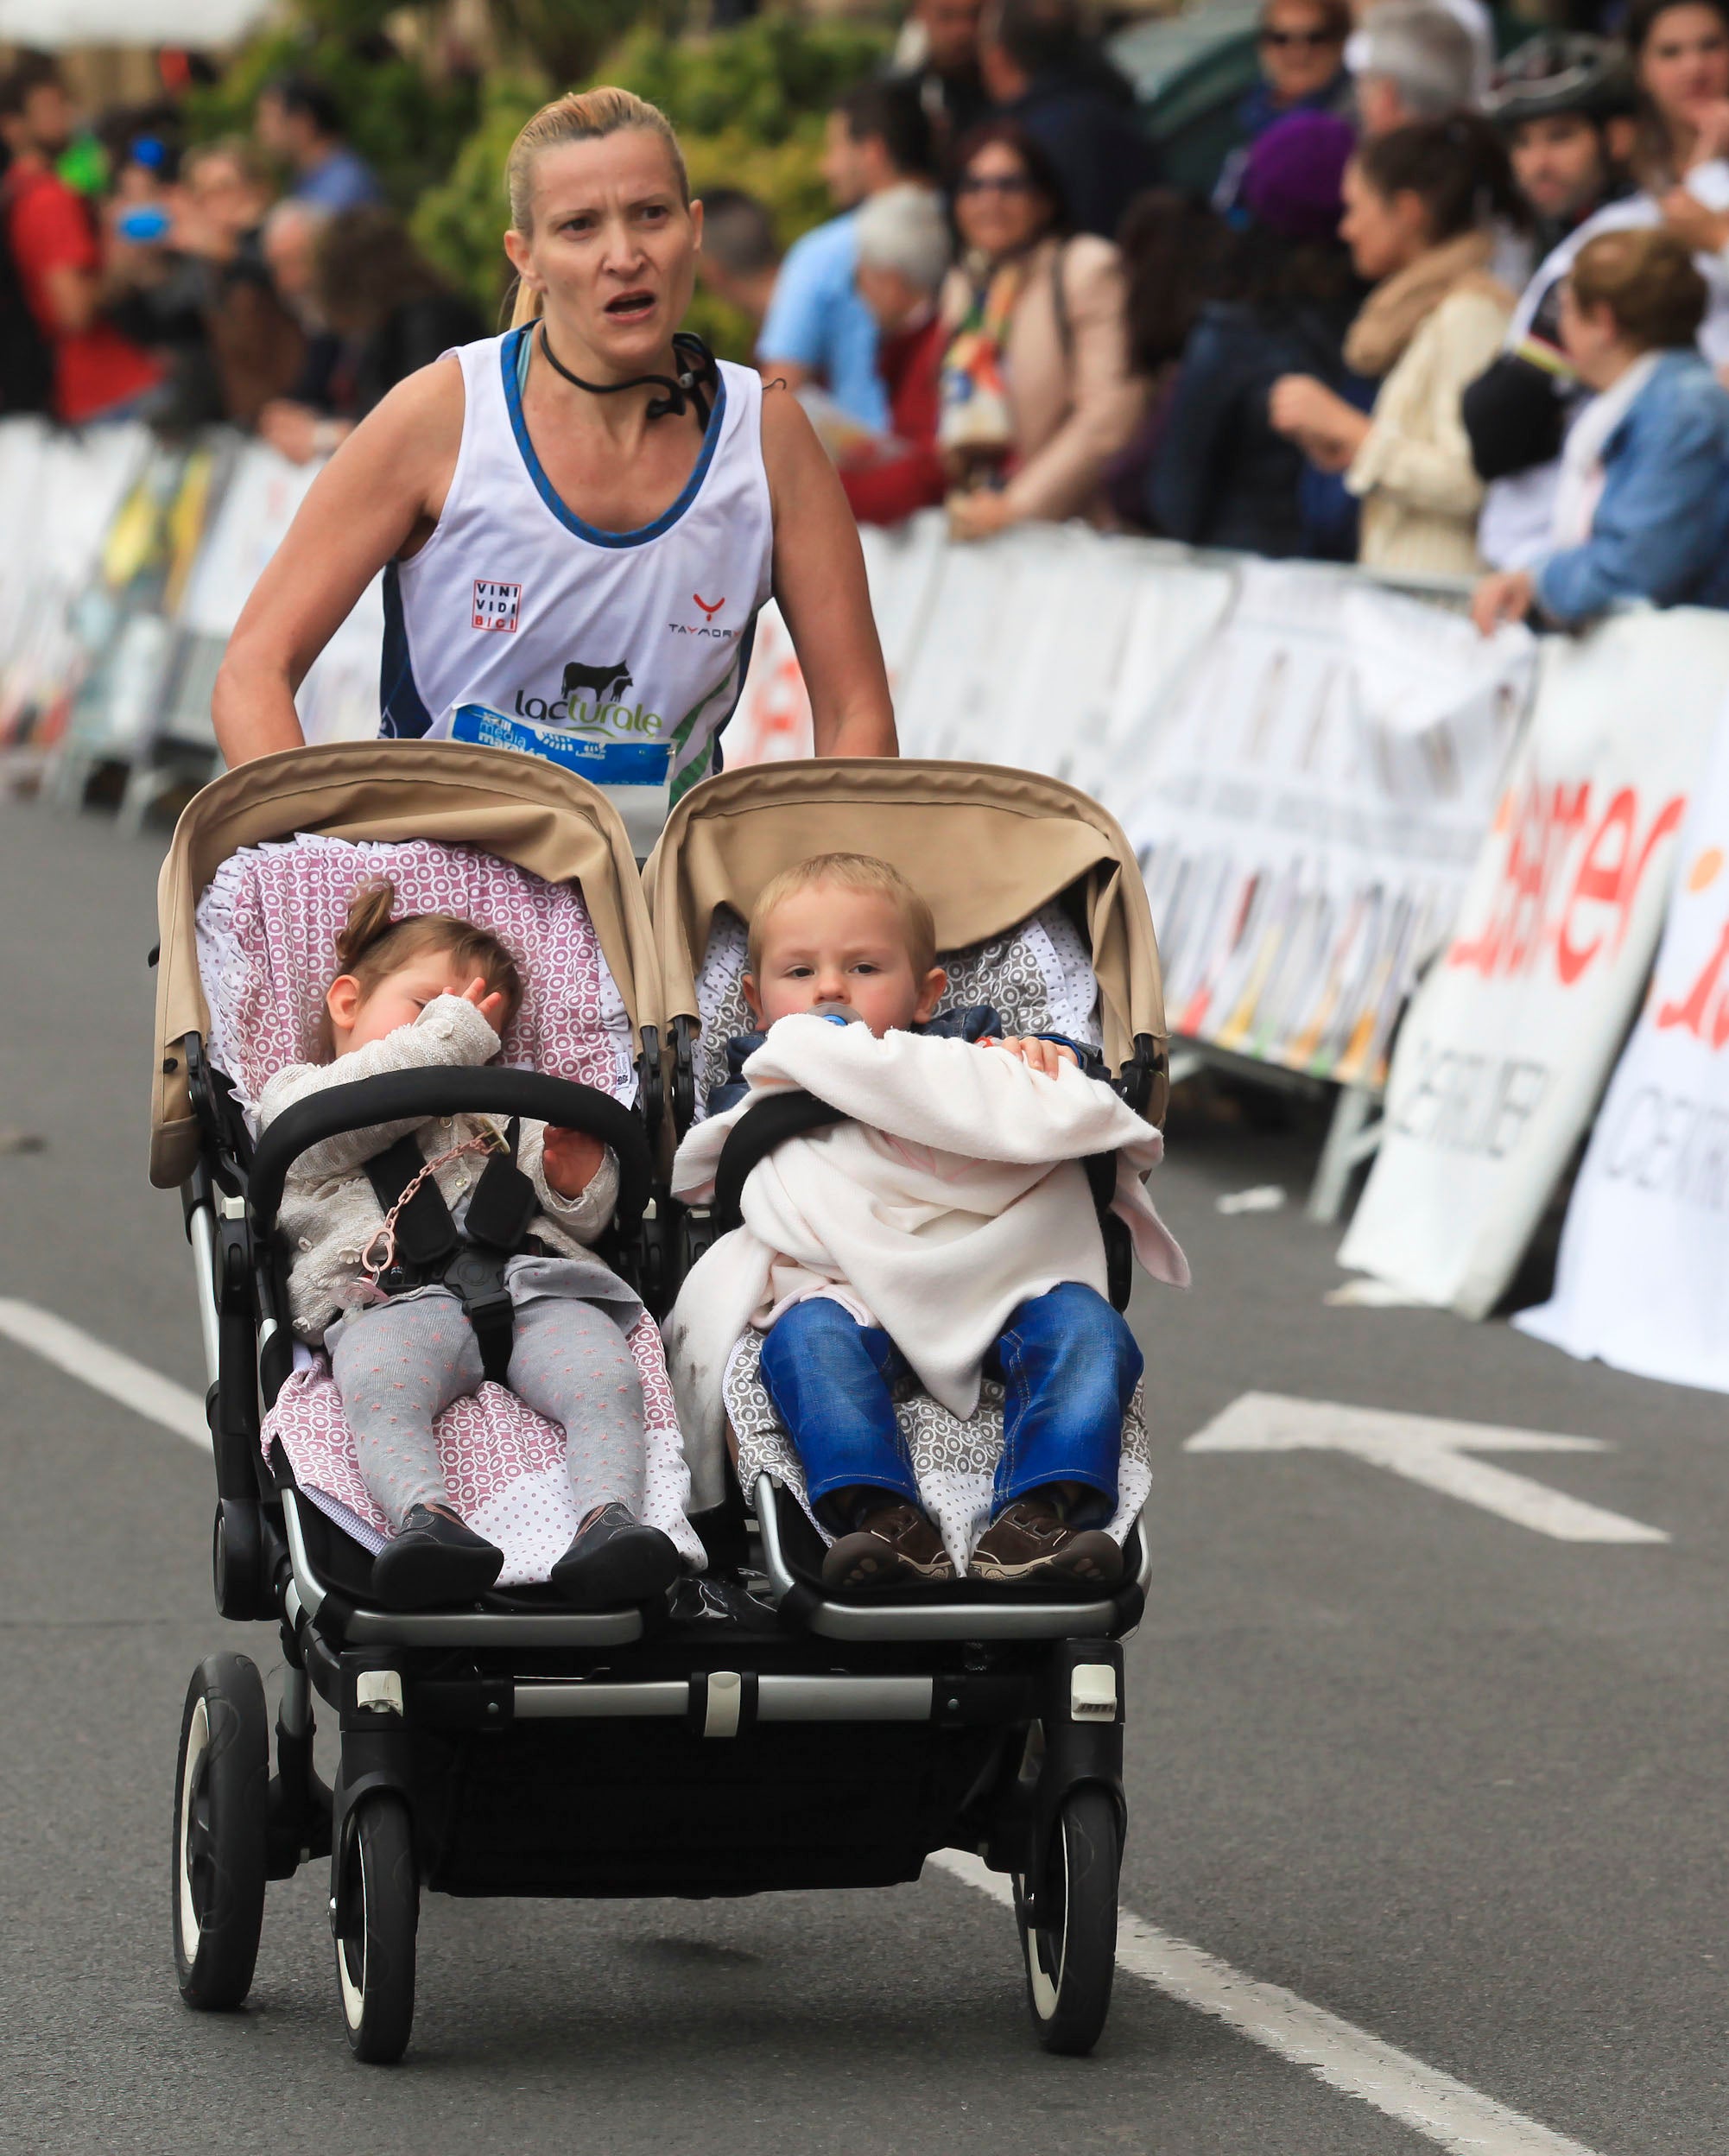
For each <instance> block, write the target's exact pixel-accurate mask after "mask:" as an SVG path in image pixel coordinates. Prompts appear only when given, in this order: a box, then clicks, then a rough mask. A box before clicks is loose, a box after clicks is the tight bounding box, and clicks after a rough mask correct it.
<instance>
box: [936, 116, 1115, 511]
mask: <svg viewBox="0 0 1729 2156" xmlns="http://www.w3.org/2000/svg"><path fill="white" fill-rule="evenodd" d="M954 218H955V223H956V225H958V226H959V228H960V238H961V242H962V244H963V245H964V247H965V248H966V258H965V261H964V262H963V263H962V264H961V265H960V267H959V268H957V269H955V270H952V271H951V272H950V273H949V276H948V279H947V283H946V284H945V286H944V288H943V319H944V320H945V322H946V323H947V327H948V330H949V342H948V346H947V351H946V352H945V354H944V358H943V373H942V415H941V420H940V422H939V424H938V441H939V443H940V445H941V447H942V449H943V451H944V453H945V456H946V458H947V462H948V464H949V467H950V470H951V471H952V472H954V473H955V475H956V477H957V479H959V480H960V483H961V485H962V488H963V490H965V489H966V488H968V487H970V488H971V490H972V491H960V492H957V493H956V494H954V495H953V496H952V497H951V498H950V502H949V522H950V526H951V529H953V532H954V534H955V536H956V537H958V538H962V539H982V538H985V537H986V536H989V535H990V534H991V532H995V531H1000V530H1003V529H1004V528H1005V527H1006V526H1008V525H1010V524H1014V523H1021V522H1022V521H1023V520H1024V519H1026V518H1029V517H1050V518H1053V519H1056V518H1061V517H1075V516H1088V515H1090V516H1093V517H1103V515H1104V514H1105V510H1106V509H1107V504H1106V502H1105V497H1104V492H1103V480H1104V474H1105V466H1106V465H1107V464H1108V463H1109V461H1110V460H1111V458H1112V456H1113V455H1114V454H1115V453H1117V452H1118V450H1119V449H1121V448H1122V447H1123V446H1124V443H1126V442H1127V441H1129V439H1130V438H1131V435H1132V434H1134V431H1135V428H1136V427H1137V424H1138V422H1139V420H1140V417H1141V412H1142V408H1143V404H1144V403H1145V398H1146V389H1145V385H1144V384H1143V383H1140V382H1137V380H1136V379H1135V378H1134V377H1133V376H1132V375H1131V373H1130V371H1129V352H1128V333H1127V327H1126V323H1125V320H1124V299H1125V291H1124V275H1123V258H1122V257H1121V255H1120V254H1119V253H1118V250H1117V249H1116V248H1115V247H1113V246H1112V244H1111V243H1110V242H1109V241H1108V240H1102V239H1099V238H1097V237H1096V236H1095V235H1093V234H1092V233H1086V232H1082V233H1078V234H1075V235H1074V236H1073V237H1071V236H1069V232H1068V225H1067V215H1066V212H1065V209H1064V204H1063V196H1062V185H1061V181H1060V180H1059V179H1058V177H1057V174H1056V173H1055V169H1054V168H1053V167H1052V165H1051V163H1050V161H1049V160H1048V157H1047V156H1046V155H1045V153H1044V150H1043V149H1042V146H1041V145H1040V143H1038V142H1037V141H1036V139H1035V138H1034V137H1033V136H1032V135H1031V134H1030V133H1029V131H1028V130H1026V129H1024V128H1022V127H1020V126H1018V125H1017V124H1016V123H1015V122H1014V121H1012V120H993V121H991V122H989V123H987V124H986V125H985V126H984V127H982V128H979V129H978V130H976V131H975V132H974V133H973V134H972V135H971V136H968V138H967V140H966V142H965V143H963V144H962V145H961V155H960V175H959V178H958V179H957V181H956V183H955V200H954Z"/></svg>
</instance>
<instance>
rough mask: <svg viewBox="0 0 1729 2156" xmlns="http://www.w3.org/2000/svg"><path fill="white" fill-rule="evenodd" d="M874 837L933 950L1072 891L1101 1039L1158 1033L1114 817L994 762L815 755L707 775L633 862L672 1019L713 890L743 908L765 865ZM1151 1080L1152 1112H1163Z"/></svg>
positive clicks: (694, 962)
mask: <svg viewBox="0 0 1729 2156" xmlns="http://www.w3.org/2000/svg"><path fill="white" fill-rule="evenodd" d="M814 853H874V854H876V855H877V856H878V857H879V858H880V859H884V860H888V861H892V862H893V863H894V865H895V866H896V867H897V868H898V869H900V870H901V871H902V872H903V874H904V875H906V876H907V877H908V878H910V880H911V881H912V882H913V883H914V884H915V885H917V887H918V889H919V890H920V891H922V893H923V894H924V896H925V897H926V898H927V899H928V900H929V902H930V905H931V909H932V911H933V912H934V915H935V916H936V940H937V945H938V948H940V949H941V950H950V951H952V950H959V949H961V948H964V947H965V946H966V945H968V944H972V943H977V942H982V941H983V940H984V939H985V938H986V937H987V936H993V935H1003V934H1004V933H1005V932H1006V931H1007V930H1008V929H1011V928H1013V927H1015V926H1016V925H1017V923H1020V922H1022V921H1024V920H1025V919H1026V918H1027V917H1028V916H1029V915H1030V914H1034V913H1036V912H1037V911H1038V910H1039V908H1040V907H1041V906H1042V905H1045V904H1048V902H1049V901H1050V900H1051V899H1053V898H1056V897H1061V896H1064V895H1065V894H1066V895H1067V898H1068V902H1069V904H1070V905H1071V907H1072V908H1073V909H1074V911H1075V915H1076V918H1077V921H1078V923H1080V926H1081V928H1082V929H1084V930H1085V932H1086V935H1087V936H1088V938H1089V941H1090V943H1091V948H1092V954H1093V971H1094V973H1096V974H1097V976H1098V980H1099V1009H1100V1017H1101V1019H1102V1022H1103V1026H1104V1037H1105V1058H1106V1060H1107V1062H1109V1063H1110V1065H1111V1068H1112V1070H1113V1071H1114V1070H1117V1069H1119V1068H1121V1067H1122V1066H1123V1065H1124V1063H1126V1062H1129V1061H1130V1060H1131V1056H1132V1055H1133V1053H1134V1046H1135V1042H1136V1040H1137V1037H1150V1039H1151V1040H1152V1041H1153V1042H1155V1043H1156V1046H1157V1048H1158V1049H1159V1050H1160V1051H1161V1060H1162V1051H1163V1050H1164V1049H1165V1046H1166V1036H1165V1013H1164V997H1163V993H1162V989H1161V986H1160V981H1159V954H1158V946H1157V944H1156V942H1155V941H1154V937H1153V921H1152V915H1151V912H1150V910H1149V908H1148V905H1147V891H1146V886H1145V885H1144V884H1143V881H1142V879H1141V872H1140V867H1139V865H1138V864H1137V861H1136V859H1135V855H1134V850H1133V848H1132V847H1131V846H1130V844H1129V841H1128V840H1127V839H1126V838H1124V835H1123V832H1122V830H1121V828H1120V827H1119V826H1118V822H1117V821H1116V819H1115V818H1114V817H1113V816H1112V815H1110V814H1108V812H1107V811H1106V810H1105V809H1103V808H1100V807H1099V803H1098V802H1096V801H1093V799H1091V798H1090V796H1087V795H1086V794H1083V793H1081V792H1080V790H1079V789H1077V788H1075V787H1074V786H1067V785H1065V784H1063V783H1062V782H1061V780H1059V779H1055V778H1041V777H1038V776H1037V774H1036V773H1035V772H1032V771H1020V770H1007V769H1004V768H1000V767H998V766H997V765H994V764H960V763H935V762H933V763H919V762H914V761H911V760H907V761H900V760H897V759H891V758H875V757H872V758H821V759H819V760H814V761H811V762H806V763H788V764H753V765H751V766H750V767H748V768H746V769H744V770H735V771H724V772H722V773H721V774H720V775H719V777H714V778H709V779H705V780H703V781H702V783H700V785H696V786H693V787H692V788H691V789H690V791H689V792H688V793H687V795H686V796H685V797H684V799H683V800H682V801H681V802H680V803H679V804H678V806H677V808H675V809H674V810H673V813H672V815H671V817H670V818H669V819H668V823H667V828H666V829H665V831H664V832H663V833H662V836H661V841H660V844H659V845H658V846H657V847H656V848H655V851H654V853H653V854H652V855H651V857H650V858H649V864H648V866H647V868H646V869H645V870H644V872H643V877H644V880H645V882H646V883H647V885H648V889H649V915H650V916H651V918H652V919H653V922H654V924H655V936H656V944H657V946H658V948H659V952H660V963H661V969H662V971H661V1005H662V1010H663V1011H665V1013H666V1015H667V1017H668V1020H671V1019H673V1018H687V1019H689V1020H691V1021H692V1022H693V1023H694V1022H695V1020H696V1018H697V1004H696V972H697V968H698V967H700V964H701V961H702V954H703V952H704V951H705V950H706V948H707V945H708V935H709V929H710V925H711V923H712V922H713V917H714V911H715V909H716V907H717V906H720V905H723V904H724V905H728V906H730V907H732V910H734V911H735V912H736V913H738V914H739V915H740V916H743V917H744V918H745V919H747V920H748V919H749V917H750V914H751V908H752V907H753V906H754V905H755V904H756V902H757V895H758V893H759V892H761V891H762V890H763V887H764V886H765V885H767V884H768V882H769V881H770V878H772V877H774V876H776V875H778V874H779V872H781V870H782V869H783V868H787V867H789V866H791V865H792V864H793V863H795V862H796V861H801V860H808V859H809V858H810V856H811V855H812V854H814ZM1164 1091H1165V1088H1164V1085H1163V1082H1162V1079H1161V1080H1159V1081H1156V1082H1155V1088H1154V1096H1153V1099H1152V1100H1151V1101H1150V1104H1149V1108H1148V1113H1149V1114H1150V1115H1152V1116H1154V1117H1155V1118H1159V1117H1162V1114H1163V1108H1164V1098H1163V1096H1164Z"/></svg>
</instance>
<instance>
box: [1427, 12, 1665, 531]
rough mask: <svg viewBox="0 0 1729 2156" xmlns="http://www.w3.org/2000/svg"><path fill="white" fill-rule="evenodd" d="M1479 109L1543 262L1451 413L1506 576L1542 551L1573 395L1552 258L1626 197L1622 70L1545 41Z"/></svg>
mask: <svg viewBox="0 0 1729 2156" xmlns="http://www.w3.org/2000/svg"><path fill="white" fill-rule="evenodd" d="M1489 109H1490V113H1491V117H1492V118H1493V120H1494V122H1495V124H1496V125H1497V126H1498V127H1499V128H1500V129H1501V130H1502V132H1503V134H1504V136H1505V138H1506V142H1507V150H1508V155H1509V156H1510V158H1511V162H1512V168H1513V180H1514V184H1515V185H1516V186H1517V188H1518V190H1519V192H1520V193H1521V194H1522V195H1523V197H1524V199H1525V201H1526V203H1527V205H1528V206H1529V207H1530V211H1531V212H1532V214H1533V217H1534V218H1535V219H1536V233H1537V238H1538V242H1539V244H1540V246H1541V247H1542V252H1543V255H1544V257H1545V259H1544V262H1543V264H1542V268H1541V269H1540V270H1538V272H1537V274H1536V277H1535V278H1533V279H1532V281H1531V282H1530V285H1529V286H1528V287H1527V288H1526V290H1525V294H1524V295H1523V298H1522V299H1521V300H1520V301H1519V303H1518V305H1517V308H1515V310H1514V314H1513V320H1512V322H1511V326H1510V327H1509V329H1508V333H1507V343H1506V347H1505V349H1504V351H1503V352H1500V353H1499V354H1498V357H1497V358H1495V359H1494V361H1493V362H1492V364H1491V365H1490V366H1489V368H1488V369H1487V371H1485V373H1483V374H1482V375H1480V376H1479V377H1478V379H1477V380H1476V381H1475V382H1473V383H1472V384H1471V385H1470V386H1469V387H1468V388H1467V389H1466V392H1465V399H1464V406H1463V410H1464V415H1465V430H1466V434H1468V435H1469V436H1470V438H1471V455H1472V460H1473V463H1474V464H1475V465H1476V467H1477V472H1478V476H1479V478H1480V479H1486V480H1488V481H1489V482H1490V485H1489V492H1488V498H1487V499H1486V500H1485V504H1484V507H1483V517H1482V521H1481V523H1480V524H1479V528H1478V543H1479V548H1480V549H1481V551H1482V554H1483V556H1484V559H1485V561H1488V562H1490V563H1491V564H1492V566H1493V567H1495V568H1517V566H1519V565H1520V564H1521V563H1523V562H1524V561H1529V560H1530V559H1531V558H1532V557H1533V556H1534V555H1536V554H1537V553H1540V552H1542V550H1543V549H1544V548H1545V547H1546V546H1547V544H1548V540H1549V522H1550V517H1551V514H1552V511H1553V508H1554V495H1555V479H1556V477H1557V472H1558V467H1557V466H1556V464H1555V459H1556V458H1557V457H1558V456H1559V454H1560V452H1561V434H1562V431H1563V428H1564V427H1565V425H1566V422H1567V419H1568V415H1569V414H1570V413H1571V412H1572V411H1574V409H1577V407H1578V404H1579V403H1580V395H1581V393H1580V387H1579V384H1578V382H1577V380H1576V378H1575V377H1574V373H1573V370H1572V368H1571V366H1570V365H1568V360H1567V357H1566V354H1565V353H1564V352H1563V351H1562V350H1561V324H1560V309H1561V289H1562V287H1563V285H1564V283H1565V282H1566V273H1565V268H1564V266H1559V265H1560V263H1561V258H1560V257H1556V256H1555V251H1554V250H1555V249H1556V248H1558V247H1560V246H1561V244H1562V242H1563V241H1565V240H1566V239H1567V238H1568V235H1569V234H1570V233H1573V232H1575V231H1579V230H1580V227H1581V226H1583V225H1586V224H1587V222H1588V221H1589V220H1591V219H1593V218H1595V217H1596V215H1597V213H1598V212H1599V211H1600V210H1601V209H1602V208H1603V207H1604V206H1605V205H1606V204H1607V203H1612V202H1616V201H1618V200H1623V199H1625V197H1626V196H1627V195H1628V194H1629V193H1631V187H1630V183H1629V182H1628V181H1627V179H1626V177H1625V171H1624V167H1625V160H1626V157H1627V155H1628V154H1629V152H1630V150H1631V146H1632V119H1631V114H1632V110H1633V80H1632V74H1631V70H1630V69H1629V68H1628V67H1627V65H1626V62H1625V58H1624V56H1623V54H1622V53H1621V49H1620V48H1619V47H1618V45H1615V44H1613V43H1612V42H1610V41H1608V40H1606V39H1604V38H1599V37H1587V36H1583V35H1564V34H1561V33H1557V32H1545V33H1544V34H1543V35H1542V36H1540V37H1534V38H1532V39H1530V41H1529V42H1527V43H1526V44H1523V45H1522V46H1520V48H1518V50H1517V52H1515V53H1513V54H1510V55H1509V57H1508V60H1507V62H1506V65H1505V66H1504V67H1503V68H1502V70H1501V72H1500V73H1499V74H1498V76H1497V77H1496V79H1495V85H1494V87H1493V90H1492V93H1491V97H1490V101H1489ZM1570 258H1571V256H1570V254H1569V256H1568V257H1567V259H1569V260H1570Z"/></svg>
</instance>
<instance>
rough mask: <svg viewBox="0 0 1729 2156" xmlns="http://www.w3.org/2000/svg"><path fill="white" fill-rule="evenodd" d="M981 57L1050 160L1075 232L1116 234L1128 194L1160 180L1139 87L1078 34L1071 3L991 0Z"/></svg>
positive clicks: (1002, 107) (993, 85)
mask: <svg viewBox="0 0 1729 2156" xmlns="http://www.w3.org/2000/svg"><path fill="white" fill-rule="evenodd" d="M979 65H980V67H981V68H982V70H983V72H984V77H985V88H986V89H987V90H988V91H989V92H990V93H991V97H992V98H993V99H994V100H995V102H996V105H997V107H998V111H999V112H1000V113H1001V114H1002V116H1003V117H1004V118H1005V119H1010V120H1013V121H1014V122H1015V123H1016V124H1017V125H1018V126H1019V127H1021V128H1023V129H1024V130H1025V131H1026V133H1027V134H1028V135H1029V136H1030V137H1031V138H1032V140H1033V141H1034V142H1036V143H1037V144H1038V146H1039V148H1040V149H1042V151H1043V152H1044V154H1045V156H1046V157H1047V158H1048V161H1049V162H1050V166H1051V168H1052V170H1053V171H1054V172H1055V174H1056V177H1057V180H1058V181H1059V182H1060V184H1061V189H1062V200H1063V201H1064V203H1065V204H1066V205H1067V210H1066V214H1067V220H1068V226H1069V229H1070V230H1071V231H1075V232H1096V233H1098V234H1099V237H1100V238H1104V239H1114V238H1116V235H1117V227H1118V225H1120V224H1121V223H1122V221H1123V212H1124V210H1125V209H1127V207H1128V206H1129V203H1130V201H1131V199H1132V198H1133V197H1134V196H1135V195H1137V194H1138V193H1140V192H1141V191H1142V189H1143V187H1152V186H1154V185H1156V182H1157V180H1158V176H1159V170H1158V155H1157V153H1156V151H1155V149H1154V148H1153V145H1152V143H1150V141H1149V139H1148V137H1147V136H1146V134H1145V133H1144V131H1143V129H1142V126H1141V123H1140V118H1139V115H1138V113H1137V111H1136V106H1135V93H1134V91H1133V90H1132V89H1131V87H1130V85H1129V83H1128V81H1127V80H1126V79H1125V78H1124V76H1122V75H1121V74H1119V73H1118V71H1117V69H1116V68H1115V67H1112V64H1111V62H1110V61H1109V60H1107V59H1106V58H1105V55H1104V54H1103V53H1101V52H1100V51H1099V49H1098V48H1097V47H1096V46H1095V45H1093V43H1092V42H1091V41H1089V40H1088V39H1087V38H1086V37H1085V36H1084V35H1082V32H1081V25H1080V11H1079V9H1078V7H1077V6H1076V4H1075V0H987V5H986V7H985V14H984V16H983V18H982V21H981V22H980V26H979Z"/></svg>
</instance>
